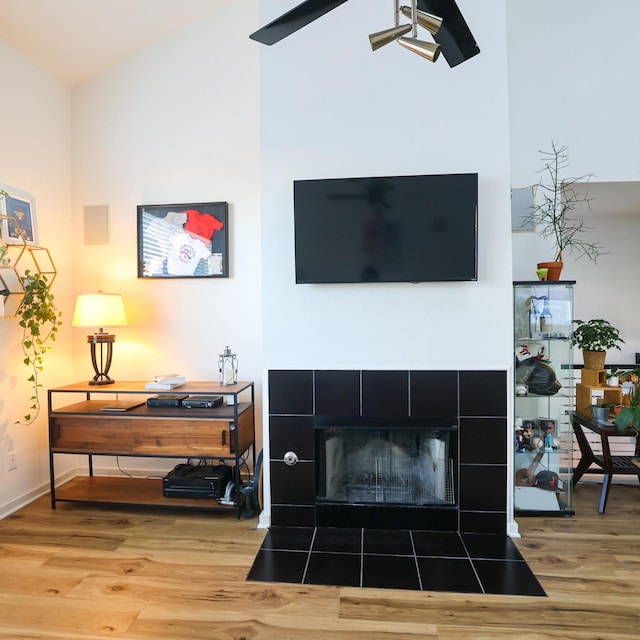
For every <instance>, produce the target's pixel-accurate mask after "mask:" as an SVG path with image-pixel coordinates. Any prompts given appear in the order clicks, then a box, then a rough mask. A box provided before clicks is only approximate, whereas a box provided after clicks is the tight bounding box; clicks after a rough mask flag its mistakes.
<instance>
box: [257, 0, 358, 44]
mask: <svg viewBox="0 0 640 640" xmlns="http://www.w3.org/2000/svg"><path fill="white" fill-rule="evenodd" d="M346 1H347V0H305V2H302V3H301V4H299V5H298V6H297V7H294V8H293V9H291V10H290V11H287V13H283V14H282V15H281V16H280V17H279V18H276V19H275V20H273V21H272V22H270V23H269V24H268V25H266V26H264V27H262V28H261V29H258V30H257V31H256V32H254V33H252V34H251V35H250V36H249V37H250V38H251V39H252V40H256V41H257V42H261V43H262V44H269V45H271V44H275V43H276V42H280V40H283V39H284V38H286V37H287V36H290V35H291V34H292V33H294V32H295V31H297V30H298V29H302V27H306V26H307V25H308V24H309V23H310V22H313V21H314V20H316V19H317V18H320V17H322V16H323V15H324V14H325V13H329V11H333V9H335V8H336V7H339V6H340V5H341V4H344V3H345V2H346Z"/></svg>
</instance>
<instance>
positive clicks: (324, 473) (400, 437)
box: [316, 427, 457, 506]
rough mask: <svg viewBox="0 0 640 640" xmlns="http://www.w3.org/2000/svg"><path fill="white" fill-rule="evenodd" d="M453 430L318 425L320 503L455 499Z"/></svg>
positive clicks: (416, 502)
mask: <svg viewBox="0 0 640 640" xmlns="http://www.w3.org/2000/svg"><path fill="white" fill-rule="evenodd" d="M455 440H456V438H455V431H453V430H451V429H448V428H444V429H431V428H430V429H417V428H397V427H394V428H353V427H328V428H320V429H317V430H316V442H317V455H316V469H317V472H318V476H317V485H316V486H317V497H316V500H317V503H319V504H320V503H333V504H350V505H358V504H386V505H411V506H425V505H454V504H455V501H456V498H455V489H454V487H455V481H454V464H455V461H454V459H453V458H454V457H455V450H456V448H457V447H456V446H454V444H455Z"/></svg>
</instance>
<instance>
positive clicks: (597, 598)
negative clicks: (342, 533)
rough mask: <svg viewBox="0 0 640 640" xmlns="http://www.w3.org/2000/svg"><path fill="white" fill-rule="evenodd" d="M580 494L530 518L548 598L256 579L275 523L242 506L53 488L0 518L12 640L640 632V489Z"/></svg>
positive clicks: (611, 637)
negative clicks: (124, 503)
mask: <svg viewBox="0 0 640 640" xmlns="http://www.w3.org/2000/svg"><path fill="white" fill-rule="evenodd" d="M599 492H600V486H599V485H589V484H584V483H581V484H579V485H578V486H577V488H576V490H575V506H576V511H577V515H576V516H575V517H572V518H538V517H527V518H520V519H519V525H520V530H521V533H522V538H521V539H519V540H517V541H516V542H517V545H518V548H519V549H520V551H521V552H522V554H523V555H524V556H525V558H526V560H527V562H528V563H529V566H530V567H531V568H532V570H533V571H534V573H535V574H536V576H537V577H538V579H539V580H540V582H541V584H542V586H543V587H544V589H545V591H546V592H547V594H548V597H547V598H528V597H523V596H494V595H469V594H457V593H437V592H415V591H396V590H387V589H359V588H338V587H323V586H305V585H292V584H275V583H264V582H261V583H256V582H247V581H246V580H245V578H246V575H247V572H248V570H249V568H250V567H251V564H252V562H253V559H254V557H255V554H256V552H257V551H258V549H259V547H260V544H261V542H262V539H263V537H264V535H265V531H264V530H259V529H257V528H256V525H257V519H252V520H243V521H240V522H238V521H237V520H236V518H235V515H234V514H233V513H226V512H225V513H219V514H218V513H214V514H211V513H197V512H187V511H160V510H149V509H125V508H105V507H101V506H81V505H77V504H76V505H71V504H67V503H61V504H59V505H58V507H57V509H56V510H55V511H52V510H51V508H50V503H49V498H48V496H45V497H43V498H41V499H39V500H37V501H36V502H34V503H33V504H31V505H29V506H27V507H26V508H24V509H22V510H20V511H18V512H17V513H15V514H13V515H12V516H9V517H8V518H6V519H4V520H2V521H0V638H1V639H2V640H17V639H23V640H24V639H27V638H28V639H29V640H52V639H56V640H61V639H64V640H85V639H97V638H102V639H104V638H123V639H125V640H163V639H170V640H211V639H219V640H254V639H256V638H269V639H274V640H276V639H277V640H284V639H289V638H290V639H295V640H311V639H313V640H325V639H330V640H347V639H348V640H416V639H417V638H424V639H427V640H431V639H434V640H435V639H439V640H454V639H455V640H471V639H473V640H485V639H486V640H504V639H507V638H508V639H512V638H513V639H515V638H518V640H544V639H546V638H549V639H558V640H560V639H562V640H632V639H633V640H638V639H639V638H640V487H638V486H637V485H636V486H625V485H614V486H613V487H612V488H611V493H610V496H609V502H608V504H607V511H606V513H605V514H604V515H600V514H598V512H597V504H598V497H599Z"/></svg>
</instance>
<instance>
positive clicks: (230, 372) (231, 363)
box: [218, 346, 238, 385]
mask: <svg viewBox="0 0 640 640" xmlns="http://www.w3.org/2000/svg"><path fill="white" fill-rule="evenodd" d="M218 372H219V374H220V384H223V385H228V384H235V383H236V382H238V358H237V357H236V354H235V353H231V349H229V347H228V346H226V347H225V348H224V352H223V353H221V354H220V355H219V356H218Z"/></svg>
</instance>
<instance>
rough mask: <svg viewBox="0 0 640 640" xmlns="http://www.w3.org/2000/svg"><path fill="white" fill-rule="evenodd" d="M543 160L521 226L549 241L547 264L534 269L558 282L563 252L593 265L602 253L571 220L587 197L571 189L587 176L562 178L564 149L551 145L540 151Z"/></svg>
mask: <svg viewBox="0 0 640 640" xmlns="http://www.w3.org/2000/svg"><path fill="white" fill-rule="evenodd" d="M540 153H541V154H542V157H543V166H542V169H540V171H539V173H541V174H542V176H541V178H540V182H539V183H538V185H537V187H536V202H534V204H533V205H532V206H531V213H530V214H529V215H527V216H524V218H523V220H522V226H532V225H533V226H534V227H535V229H536V231H537V233H538V234H539V235H540V236H541V237H542V238H545V239H547V238H550V239H551V240H553V243H554V255H553V260H552V261H551V262H540V263H538V269H539V270H540V269H542V270H544V269H547V271H546V279H547V280H559V279H560V273H561V271H562V267H563V257H564V255H565V254H566V253H573V252H574V251H576V252H577V253H578V257H577V259H579V258H581V257H583V256H586V257H587V258H589V259H590V260H593V262H597V259H598V257H599V256H600V255H601V254H602V253H603V247H602V245H601V244H600V243H599V242H590V241H588V240H585V239H584V238H583V237H582V235H581V234H582V233H584V232H585V231H587V230H588V229H590V227H587V226H586V225H585V223H584V221H582V220H580V219H579V218H575V217H571V214H572V212H573V211H574V210H575V209H576V207H578V205H579V204H581V203H586V204H587V205H588V204H589V201H590V198H589V197H588V195H586V194H585V195H581V194H579V193H578V192H576V190H575V189H574V188H573V185H575V184H576V183H577V182H587V181H588V180H589V179H590V178H591V176H590V175H583V176H579V177H574V178H563V177H562V176H561V173H562V172H563V170H564V169H566V167H567V166H568V165H569V158H568V155H567V147H564V146H557V145H556V143H555V142H553V141H552V142H551V151H540Z"/></svg>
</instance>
